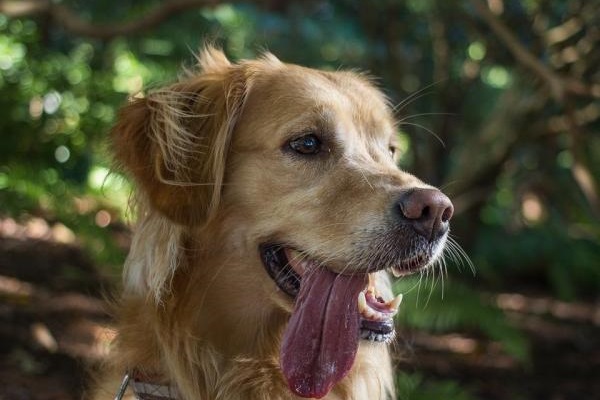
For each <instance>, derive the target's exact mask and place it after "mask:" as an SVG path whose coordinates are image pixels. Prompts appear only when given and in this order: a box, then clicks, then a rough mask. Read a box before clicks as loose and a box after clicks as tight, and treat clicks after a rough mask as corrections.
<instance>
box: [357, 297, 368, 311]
mask: <svg viewBox="0 0 600 400" xmlns="http://www.w3.org/2000/svg"><path fill="white" fill-rule="evenodd" d="M368 309H369V307H368V306H367V298H366V297H365V292H360V293H359V294H358V311H359V312H360V313H361V314H362V313H366V312H368Z"/></svg>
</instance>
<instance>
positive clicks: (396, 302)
mask: <svg viewBox="0 0 600 400" xmlns="http://www.w3.org/2000/svg"><path fill="white" fill-rule="evenodd" d="M403 297H404V296H403V295H402V293H400V294H399V295H398V296H396V297H394V300H392V301H390V302H389V303H388V305H389V307H390V310H392V311H393V312H394V314H396V313H397V312H398V307H400V304H401V303H402V298H403Z"/></svg>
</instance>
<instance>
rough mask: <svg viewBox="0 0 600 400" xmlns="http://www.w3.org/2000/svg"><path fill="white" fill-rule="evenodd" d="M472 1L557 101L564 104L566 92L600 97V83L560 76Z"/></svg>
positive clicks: (509, 48)
mask: <svg viewBox="0 0 600 400" xmlns="http://www.w3.org/2000/svg"><path fill="white" fill-rule="evenodd" d="M470 2H471V4H472V5H473V7H474V8H475V11H476V12H477V14H478V15H479V16H480V17H481V18H482V19H483V20H484V21H485V22H486V23H487V24H488V26H489V27H490V29H491V30H492V31H493V32H494V33H495V34H496V35H497V36H498V38H499V39H500V41H501V42H502V43H503V44H504V45H505V46H506V48H507V49H508V50H509V51H510V52H511V53H512V55H513V56H514V57H515V59H516V60H517V61H518V62H519V63H521V64H522V65H523V66H525V67H526V68H528V69H529V70H530V71H532V72H533V73H534V74H536V75H537V76H539V77H540V78H541V79H542V80H544V81H545V82H546V84H547V85H548V86H549V87H550V92H551V93H552V96H553V98H554V99H555V100H556V102H558V103H559V104H562V103H563V101H564V98H565V95H566V94H575V95H579V96H591V97H595V98H600V85H586V84H585V83H583V82H580V81H578V80H576V79H573V78H569V77H562V76H560V75H559V74H557V73H556V72H555V71H553V70H552V69H550V68H548V67H547V66H546V65H544V64H543V63H542V62H541V61H539V60H538V59H537V58H536V57H535V56H534V55H533V54H531V52H529V50H527V49H526V48H525V46H523V45H522V44H521V42H520V41H519V39H518V38H517V37H516V36H515V35H514V34H513V33H512V32H511V31H510V29H509V28H508V27H507V26H506V25H505V24H504V23H503V22H502V21H500V20H499V19H498V18H497V17H496V16H495V15H494V14H493V13H492V12H491V11H490V10H489V9H488V8H487V6H485V5H484V4H483V2H482V1H481V0H470Z"/></svg>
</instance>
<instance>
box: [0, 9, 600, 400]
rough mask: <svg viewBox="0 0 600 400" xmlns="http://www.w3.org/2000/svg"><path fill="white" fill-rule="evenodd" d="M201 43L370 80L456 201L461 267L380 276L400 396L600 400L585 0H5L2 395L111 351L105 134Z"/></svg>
mask: <svg viewBox="0 0 600 400" xmlns="http://www.w3.org/2000/svg"><path fill="white" fill-rule="evenodd" d="M206 40H210V41H213V42H216V43H218V44H219V45H221V46H222V47H223V48H224V50H225V51H226V53H227V54H228V55H229V56H230V57H231V58H232V59H240V58H249V57H255V56H256V55H257V54H260V52H261V51H263V50H265V49H268V50H270V51H271V52H273V53H275V54H276V55H277V56H278V57H279V58H281V59H282V60H284V61H286V62H292V63H299V64H303V65H307V66H311V67H316V68H324V69H338V68H352V69H359V70H363V71H369V72H370V73H371V74H372V75H374V76H377V77H379V78H380V79H379V80H378V82H379V84H380V86H381V87H382V88H383V90H384V91H385V92H386V94H387V95H388V96H389V97H390V98H391V99H392V101H393V102H394V104H397V108H396V109H397V118H398V120H399V121H400V124H399V130H398V137H399V140H400V144H401V146H400V147H401V152H402V154H403V157H402V160H401V167H402V168H404V169H406V170H408V171H410V172H414V173H415V174H417V175H418V176H420V177H422V178H423V179H424V180H426V181H427V182H429V183H432V184H434V185H437V186H440V187H441V188H443V190H444V191H445V192H446V193H448V194H449V195H450V197H451V198H452V199H453V201H454V204H455V207H456V213H455V217H454V219H453V226H452V236H453V238H454V240H455V241H456V242H457V243H459V244H460V245H461V246H462V248H463V249H464V251H465V252H466V254H468V256H469V257H470V260H471V261H469V259H468V258H467V257H465V256H461V255H460V254H459V252H458V250H457V249H456V248H455V249H454V251H452V252H448V253H447V264H448V265H447V267H448V268H447V274H446V275H445V276H440V274H439V273H438V274H437V275H433V274H431V275H429V276H428V277H425V278H423V279H417V278H415V279H402V280H401V281H399V282H398V283H397V288H396V289H397V291H399V292H403V293H405V302H404V304H403V310H402V312H401V313H400V315H399V317H398V332H399V335H398V340H397V343H396V344H395V346H394V347H395V349H396V357H395V363H396V366H397V387H398V398H399V399H407V400H430V399H431V400H433V399H435V400H440V399H450V400H471V399H492V400H495V399H515V400H519V399H524V400H525V399H545V400H548V399H549V400H564V399H578V400H582V399H600V307H599V305H600V296H599V294H600V290H599V289H600V242H599V239H600V225H599V221H600V198H599V194H600V191H599V188H598V184H599V180H600V135H599V130H600V2H599V1H597V0H593V1H587V0H586V1H584V0H579V1H578V0H570V1H562V0H522V1H517V0H487V1H486V0H464V1H459V0H449V1H443V2H442V1H432V0H378V1H371V2H366V1H360V0H339V1H333V0H332V1H326V0H307V1H300V0H297V1H294V0H290V1H284V0H262V1H261V0H257V1H245V2H228V1H219V0H167V1H155V0H143V1H142V0H135V1H134V0H120V1H100V0H86V1H83V0H79V1H72V0H62V1H52V0H0V399H76V398H80V397H81V396H82V393H83V392H84V390H85V383H84V382H85V380H86V371H87V370H88V369H89V368H92V369H93V367H94V366H97V365H98V363H100V362H101V361H102V359H103V357H104V356H105V355H106V351H107V348H108V345H109V343H110V340H111V338H112V337H113V336H114V332H113V331H112V325H111V319H110V313H109V311H108V308H107V306H106V304H107V303H106V300H105V299H106V298H107V293H111V292H112V291H115V290H118V287H119V282H120V271H121V265H122V262H123V260H124V257H125V254H126V252H127V248H128V245H129V240H130V231H129V229H130V228H129V227H130V223H131V220H130V215H129V214H128V210H127V199H128V196H129V189H130V186H129V184H128V182H127V181H126V180H125V179H124V178H123V177H121V176H119V175H118V174H117V173H115V172H112V171H111V159H110V155H109V154H108V153H107V151H106V148H107V146H106V138H107V133H108V132H109V130H110V127H111V125H112V123H113V122H114V118H115V113H116V111H117V109H118V107H119V105H120V104H123V103H124V102H125V101H126V98H127V96H129V95H133V94H135V93H137V92H139V91H143V90H144V89H145V88H149V87H156V86H159V85H162V84H165V83H168V82H170V81H172V80H174V79H175V78H176V76H177V74H178V71H180V69H181V67H182V66H186V65H188V66H189V65H191V63H193V52H194V51H195V50H196V49H198V48H199V47H200V46H201V45H202V43H203V42H204V41H206ZM471 262H472V263H471ZM108 297H110V296H108ZM115 389H116V388H115Z"/></svg>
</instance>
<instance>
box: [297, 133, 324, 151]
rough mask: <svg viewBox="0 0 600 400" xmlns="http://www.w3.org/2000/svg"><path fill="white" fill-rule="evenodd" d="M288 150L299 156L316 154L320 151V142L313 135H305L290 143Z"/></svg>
mask: <svg viewBox="0 0 600 400" xmlns="http://www.w3.org/2000/svg"><path fill="white" fill-rule="evenodd" d="M290 148H291V149H292V150H294V151H295V152H296V153H300V154H306V155H309V154H317V153H318V152H319V151H320V150H321V140H319V138H318V137H316V136H315V135H312V134H311V135H306V136H302V137H299V138H297V139H293V140H291V141H290Z"/></svg>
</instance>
